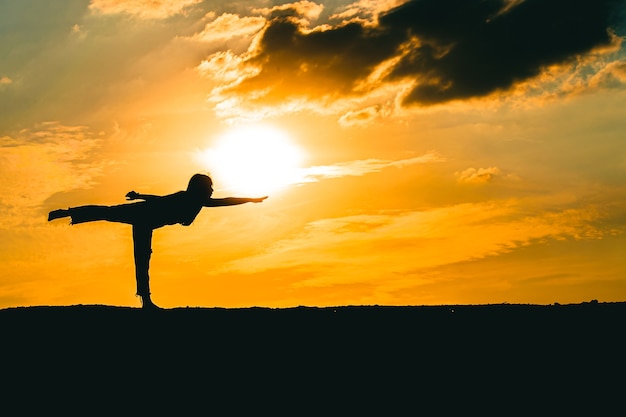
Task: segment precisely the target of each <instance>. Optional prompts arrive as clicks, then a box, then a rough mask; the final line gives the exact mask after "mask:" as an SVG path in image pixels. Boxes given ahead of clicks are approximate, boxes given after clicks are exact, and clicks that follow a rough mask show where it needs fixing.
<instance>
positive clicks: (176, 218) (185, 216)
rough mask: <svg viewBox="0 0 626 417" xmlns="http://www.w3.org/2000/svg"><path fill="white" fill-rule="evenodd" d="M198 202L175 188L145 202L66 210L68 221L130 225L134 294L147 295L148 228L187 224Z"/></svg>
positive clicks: (199, 204) (193, 214) (149, 240)
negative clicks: (133, 260)
mask: <svg viewBox="0 0 626 417" xmlns="http://www.w3.org/2000/svg"><path fill="white" fill-rule="evenodd" d="M202 206H203V205H202V203H201V202H199V201H198V199H197V198H194V196H193V195H192V194H190V193H188V192H185V191H179V192H177V193H174V194H170V195H167V196H163V197H153V198H150V199H149V200H147V201H140V202H136V203H128V204H120V205H116V206H97V205H89V206H81V207H74V208H70V209H69V213H70V217H71V219H72V224H78V223H85V222H93V221H98V220H104V221H109V222H116V223H126V224H131V225H132V226H133V253H134V256H135V277H136V279H137V295H141V296H147V295H149V294H150V283H149V281H150V278H149V275H148V269H149V267H150V256H151V254H152V231H153V230H154V229H158V228H160V227H163V226H165V225H172V224H177V223H179V224H182V225H183V226H189V225H190V224H191V223H192V222H193V221H194V220H195V218H196V216H197V215H198V213H200V210H201V209H202Z"/></svg>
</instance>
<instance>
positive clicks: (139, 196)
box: [126, 191, 161, 201]
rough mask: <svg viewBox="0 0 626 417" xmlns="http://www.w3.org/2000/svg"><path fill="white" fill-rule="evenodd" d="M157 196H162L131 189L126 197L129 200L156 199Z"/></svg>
mask: <svg viewBox="0 0 626 417" xmlns="http://www.w3.org/2000/svg"><path fill="white" fill-rule="evenodd" d="M157 198H161V196H158V195H152V194H139V193H137V192H135V191H130V192H128V193H127V194H126V199H127V200H145V201H148V200H155V199H157Z"/></svg>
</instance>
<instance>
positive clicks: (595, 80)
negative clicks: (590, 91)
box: [589, 61, 626, 88]
mask: <svg viewBox="0 0 626 417" xmlns="http://www.w3.org/2000/svg"><path fill="white" fill-rule="evenodd" d="M589 85H590V86H591V87H596V88H619V87H622V86H624V85H626V61H616V62H611V63H609V64H608V65H607V66H606V67H605V68H603V69H602V70H601V71H599V72H598V73H597V74H595V75H594V76H593V77H592V78H591V80H590V81H589Z"/></svg>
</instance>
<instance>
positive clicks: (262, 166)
mask: <svg viewBox="0 0 626 417" xmlns="http://www.w3.org/2000/svg"><path fill="white" fill-rule="evenodd" d="M198 156H199V159H200V162H201V163H202V165H203V166H205V167H206V169H207V170H208V171H209V172H210V173H211V176H212V178H213V181H214V183H215V189H216V190H218V191H227V192H231V193H237V194H241V195H245V196H250V197H254V196H262V195H270V194H272V193H276V192H278V191H280V190H282V189H284V188H285V187H286V186H288V185H290V184H294V183H296V182H298V177H299V176H300V170H301V163H302V159H303V152H302V150H301V149H300V148H299V147H297V146H296V145H295V144H294V143H293V141H292V140H290V138H289V136H288V135H287V134H286V133H285V132H283V131H282V130H280V129H278V128H276V127H273V126H269V125H254V126H243V127H238V128H234V129H232V130H230V131H228V132H226V133H225V134H223V135H222V136H220V137H218V138H217V139H216V140H215V143H214V144H213V145H212V146H211V147H209V148H207V149H205V150H203V151H201V152H199V155H198Z"/></svg>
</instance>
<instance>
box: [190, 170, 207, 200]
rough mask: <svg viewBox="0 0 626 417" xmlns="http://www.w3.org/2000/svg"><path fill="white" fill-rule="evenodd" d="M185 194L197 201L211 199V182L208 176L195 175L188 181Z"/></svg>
mask: <svg viewBox="0 0 626 417" xmlns="http://www.w3.org/2000/svg"><path fill="white" fill-rule="evenodd" d="M187 192H188V193H190V194H192V195H193V196H194V197H197V198H199V199H204V198H208V197H211V194H213V180H211V177H209V176H208V175H205V174H195V175H194V176H193V177H191V179H190V180H189V184H188V185H187Z"/></svg>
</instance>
